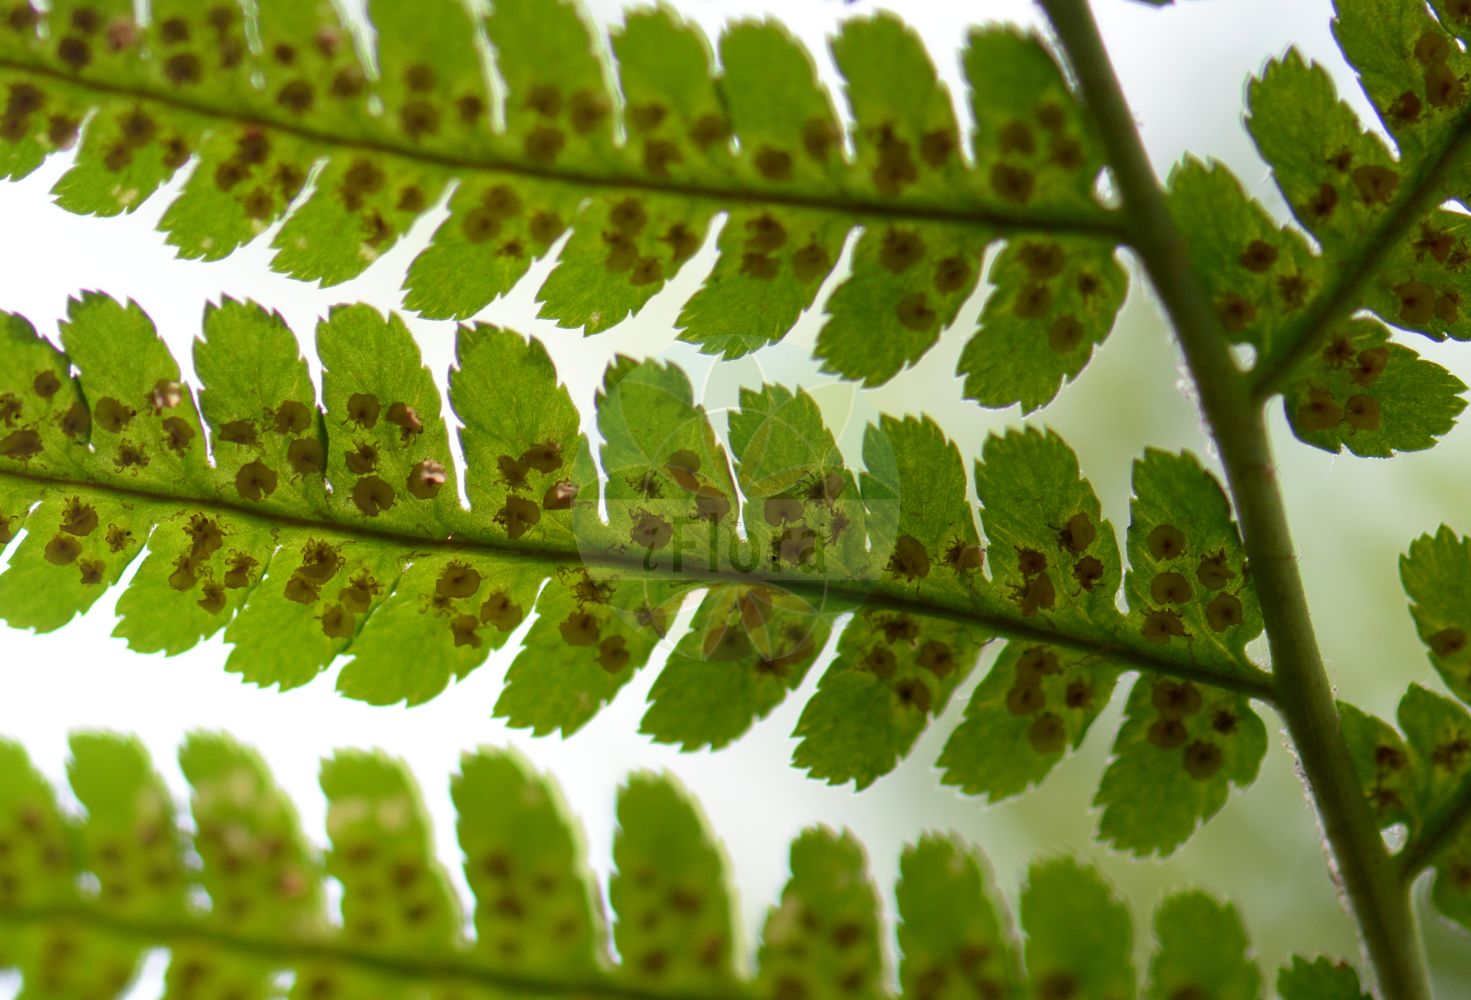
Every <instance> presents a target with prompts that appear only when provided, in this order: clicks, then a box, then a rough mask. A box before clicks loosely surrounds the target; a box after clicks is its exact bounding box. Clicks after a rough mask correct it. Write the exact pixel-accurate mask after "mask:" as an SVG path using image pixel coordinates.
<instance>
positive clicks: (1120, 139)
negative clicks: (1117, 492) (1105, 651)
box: [1039, 0, 1430, 1000]
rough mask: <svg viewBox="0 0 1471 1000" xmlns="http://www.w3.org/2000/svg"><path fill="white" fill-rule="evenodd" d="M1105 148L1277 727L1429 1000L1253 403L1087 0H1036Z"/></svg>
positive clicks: (1355, 901)
mask: <svg viewBox="0 0 1471 1000" xmlns="http://www.w3.org/2000/svg"><path fill="white" fill-rule="evenodd" d="M1039 3H1040V4H1041V6H1042V8H1043V9H1044V10H1045V11H1046V13H1047V16H1048V18H1049V19H1050V20H1051V22H1052V26H1053V29H1054V30H1055V31H1056V33H1057V36H1058V38H1059V39H1060V41H1061V43H1062V46H1063V49H1064V50H1065V51H1066V53H1067V56H1068V59H1069V62H1070V63H1071V64H1072V67H1073V70H1074V72H1075V73H1076V75H1077V78H1078V82H1079V85H1080V86H1081V89H1082V93H1083V97H1084V100H1085V101H1086V102H1087V104H1088V106H1089V110H1090V112H1091V114H1092V116H1093V119H1094V122H1095V123H1096V125H1097V126H1098V129H1099V132H1100V134H1101V136H1102V138H1103V142H1104V146H1105V148H1106V149H1107V151H1108V155H1109V160H1110V163H1111V166H1112V169H1113V173H1114V180H1115V183H1116V185H1117V186H1118V189H1119V192H1120V194H1121V196H1122V200H1123V207H1124V212H1125V217H1126V219H1127V220H1128V222H1129V225H1130V227H1131V230H1132V234H1131V244H1132V246H1133V247H1134V250H1135V253H1136V254H1137V255H1138V257H1139V259H1140V261H1141V262H1142V264H1143V266H1144V269H1145V271H1146V272H1147V273H1148V274H1149V277H1150V280H1151V281H1152V283H1153V284H1154V288H1155V291H1156V294H1157V295H1158V296H1159V298H1160V301H1161V303H1162V304H1163V306H1164V309H1165V312H1166V313H1167V315H1168V316H1169V319H1170V322H1171V324H1172V325H1173V327H1174V330H1175V336H1176V338H1177V339H1178V341H1179V343H1180V347H1181V349H1182V351H1183V352H1184V355H1185V360H1186V363H1187V365H1188V366H1189V368H1190V372H1191V376H1192V377H1193V379H1194V381H1195V384H1196V387H1197V390H1198V392H1199V395H1200V402H1201V407H1202V409H1203V410H1204V413H1205V417H1206V420H1207V422H1208V424H1209V427H1210V431H1211V435H1212V437H1213V438H1214V439H1215V442H1216V446H1217V448H1218V449H1219V450H1220V454H1221V460H1222V463H1223V465H1224V466H1225V470H1226V477H1227V481H1228V483H1229V485H1230V488H1231V495H1232V497H1233V499H1234V501H1235V506H1236V512H1237V516H1238V518H1239V520H1240V523H1241V532H1242V537H1243V541H1244V543H1245V546H1246V552H1247V558H1248V559H1249V560H1250V564H1251V570H1252V579H1253V582H1254V583H1255V585H1256V588H1257V593H1258V594H1259V595H1260V598H1261V605H1262V615H1263V618H1264V619H1265V621H1266V627H1267V639H1268V643H1269V645H1270V648H1271V651H1272V669H1273V678H1274V681H1275V683H1276V687H1277V706H1278V711H1279V712H1280V713H1281V714H1282V717H1283V719H1284V721H1285V722H1286V724H1287V729H1288V733H1289V734H1290V736H1291V738H1292V741H1293V745H1294V747H1295V749H1296V752H1297V755H1298V760H1299V762H1300V764H1301V767H1302V771H1303V774H1304V776H1305V778H1306V780H1307V785H1308V789H1309V792H1310V793H1311V796H1312V799H1313V802H1314V804H1315V806H1316V808H1317V811H1318V816H1319V820H1320V822H1321V825H1322V829H1323V832H1324V834H1325V835H1326V837H1327V840H1328V844H1329V846H1330V848H1331V850H1332V854H1333V860H1334V862H1335V863H1336V868H1337V873H1338V876H1339V878H1340V880H1341V883H1342V888H1343V890H1344V891H1345V892H1346V893H1347V896H1348V899H1349V902H1350V904H1351V906H1352V909H1353V914H1354V916H1355V918H1356V919H1357V921H1358V925H1359V931H1360V934H1361V935H1362V937H1363V941H1364V944H1365V947H1366V949H1367V951H1368V954H1369V959H1370V961H1371V962H1372V963H1373V966H1374V969H1375V972H1376V974H1377V977H1378V982H1379V993H1380V996H1381V997H1382V998H1383V1000H1428V998H1429V997H1430V987H1429V984H1428V981H1427V979H1426V974H1425V963H1424V958H1423V955H1422V951H1421V947H1420V943H1419V940H1418V937H1417V935H1416V929H1415V919H1414V914H1413V911H1412V910H1411V907H1410V900H1409V893H1408V892H1407V891H1406V887H1405V885H1404V884H1403V883H1402V881H1401V880H1400V877H1399V872H1398V870H1397V866H1396V865H1395V864H1394V862H1393V859H1391V858H1390V856H1389V853H1388V851H1387V850H1386V849H1385V846H1384V841H1383V840H1382V838H1381V837H1380V835H1379V830H1378V827H1377V824H1376V823H1375V822H1374V817H1373V814H1372V813H1371V811H1370V809H1369V805H1368V801H1367V800H1366V798H1365V797H1364V793H1363V790H1362V788H1361V787H1360V785H1359V781H1358V778H1357V776H1356V775H1355V773H1354V769H1353V762H1352V760H1351V759H1350V757H1349V753H1348V746H1347V743H1346V742H1345V740H1344V736H1343V730H1342V728H1341V726H1340V723H1339V718H1338V711H1337V709H1336V707H1335V705H1334V700H1333V691H1332V687H1331V685H1330V683H1329V681H1328V675H1327V672H1326V671H1325V669H1324V667H1323V661H1322V657H1321V655H1320V653H1319V652H1318V646H1317V639H1316V637H1315V635H1314V633H1313V627H1312V622H1311V620H1310V617H1309V614H1308V605H1307V596H1306V594H1305V593H1304V591H1303V586H1302V578H1301V576H1300V574H1299V573H1298V570H1297V562H1296V556H1295V555H1294V552H1293V544H1292V538H1291V534H1290V532H1289V529H1288V526H1287V516H1286V512H1285V510H1284V509H1283V504H1282V496H1281V492H1280V491H1279V490H1278V488H1277V477H1276V470H1275V468H1274V466H1273V462H1272V454H1271V445H1270V442H1269V441H1268V438H1267V432H1266V422H1265V417H1264V413H1263V408H1262V407H1261V406H1260V405H1258V403H1257V402H1256V401H1255V400H1253V398H1252V393H1251V389H1250V385H1249V384H1248V382H1247V380H1246V379H1245V378H1244V377H1243V375H1242V374H1241V371H1240V369H1239V368H1238V367H1237V366H1236V364H1235V361H1234V359H1233V357H1232V355H1231V352H1230V350H1229V348H1228V346H1227V342H1226V338H1225V336H1224V335H1223V334H1222V331H1221V329H1220V326H1219V322H1218V320H1217V318H1216V315H1215V312H1214V310H1213V309H1212V308H1211V304H1210V301H1209V300H1208V298H1207V297H1206V295H1205V292H1204V290H1203V288H1202V287H1201V284H1200V282H1199V280H1198V278H1197V276H1196V275H1195V274H1194V272H1193V271H1192V270H1191V268H1190V267H1189V265H1188V261H1189V255H1188V254H1186V253H1185V252H1184V247H1185V239H1184V237H1183V235H1182V234H1181V232H1180V231H1179V229H1178V227H1177V226H1176V225H1175V221H1174V219H1173V217H1172V216H1171V214H1170V210H1169V206H1168V204H1167V202H1166V200H1165V195H1164V191H1163V190H1162V188H1161V187H1160V183H1159V179H1158V178H1157V177H1156V176H1155V173H1154V168H1153V167H1152V166H1151V165H1150V163H1149V158H1148V155H1147V154H1146V153H1145V151H1144V144H1143V143H1142V142H1141V141H1140V138H1139V132H1138V129H1137V128H1136V126H1135V123H1134V117H1133V113H1132V112H1131V110H1130V108H1129V105H1128V103H1127V102H1126V100H1125V98H1124V94H1123V90H1122V88H1121V87H1120V85H1119V81H1118V77H1117V76H1116V75H1115V73H1114V71H1113V65H1112V63H1111V61H1110V59H1109V56H1108V52H1107V49H1106V48H1105V47H1104V44H1103V39H1102V37H1101V36H1100V34H1099V31H1098V25H1097V23H1096V22H1095V21H1094V19H1093V13H1092V11H1091V9H1090V8H1089V6H1088V2H1087V0H1039Z"/></svg>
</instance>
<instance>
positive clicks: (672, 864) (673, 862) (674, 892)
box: [608, 775, 735, 992]
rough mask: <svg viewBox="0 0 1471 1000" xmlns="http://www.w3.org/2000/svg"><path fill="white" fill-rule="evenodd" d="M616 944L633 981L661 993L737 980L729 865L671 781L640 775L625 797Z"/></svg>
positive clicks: (615, 887)
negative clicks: (727, 876)
mask: <svg viewBox="0 0 1471 1000" xmlns="http://www.w3.org/2000/svg"><path fill="white" fill-rule="evenodd" d="M613 863H614V865H615V866H616V867H617V871H616V872H615V873H614V875H613V878H612V881H611V882H610V884H609V887H608V898H609V899H610V900H611V902H612V905H613V914H614V923H613V941H614V943H615V944H616V945H617V946H618V954H619V955H620V956H622V958H623V964H622V966H621V972H622V975H623V977H624V978H625V979H627V980H628V981H629V982H630V983H636V984H639V985H642V986H652V987H654V988H655V989H656V990H657V991H658V992H671V991H675V990H686V991H688V990H698V989H706V990H717V991H718V990H720V989H721V988H722V987H726V988H728V987H729V986H730V985H731V984H732V982H733V980H734V976H735V973H734V968H733V965H732V948H733V941H732V938H731V931H732V928H731V913H730V899H729V898H728V897H727V895H726V889H725V866H724V860H723V858H722V857H721V855H720V852H719V850H718V849H717V848H716V847H715V845H714V844H713V843H711V841H710V835H709V833H708V832H707V831H706V829H705V822H704V819H703V818H702V817H701V816H700V814H699V813H698V812H697V810H696V808H695V806H694V805H693V803H691V802H690V801H689V800H688V799H687V798H686V797H685V795H684V793H683V792H682V791H680V790H679V789H678V788H676V787H675V786H674V784H673V783H672V782H671V781H669V780H668V779H659V778H654V777H651V776H648V775H635V776H634V777H633V778H631V779H629V782H628V784H627V785H625V786H624V788H623V790H622V792H621V794H620V795H619V796H618V835H617V836H616V837H615V839H614V841H613Z"/></svg>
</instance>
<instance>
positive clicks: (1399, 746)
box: [1338, 702, 1420, 833]
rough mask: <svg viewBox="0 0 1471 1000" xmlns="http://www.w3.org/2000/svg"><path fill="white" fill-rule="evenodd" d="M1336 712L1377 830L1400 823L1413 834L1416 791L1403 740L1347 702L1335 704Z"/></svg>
mask: <svg viewBox="0 0 1471 1000" xmlns="http://www.w3.org/2000/svg"><path fill="white" fill-rule="evenodd" d="M1338 711H1339V718H1340V719H1341V721H1342V725H1343V738H1344V739H1345V740H1346V741H1347V742H1348V750H1349V753H1350V754H1351V755H1352V757H1353V762H1354V771H1355V772H1357V774H1358V776H1359V782H1360V784H1362V785H1363V786H1364V794H1365V795H1366V796H1367V797H1368V799H1369V805H1370V806H1371V807H1372V808H1373V810H1374V814H1375V816H1377V817H1378V819H1379V826H1380V828H1381V829H1383V828H1386V827H1390V826H1394V825H1395V824H1397V823H1404V824H1405V825H1406V826H1407V827H1408V828H1409V830H1410V832H1411V833H1413V832H1414V831H1415V830H1416V828H1417V827H1418V826H1419V818H1420V817H1419V814H1420V788H1419V778H1418V775H1417V774H1416V768H1415V767H1414V761H1413V760H1412V758H1411V757H1410V751H1409V748H1408V747H1407V746H1406V745H1405V741H1404V738H1403V737H1402V736H1400V734H1399V732H1398V731H1396V730H1395V728H1394V727H1393V726H1391V725H1390V724H1389V723H1387V722H1385V721H1384V720H1383V719H1380V718H1379V717H1378V716H1374V715H1370V714H1368V713H1367V712H1363V711H1361V710H1359V709H1357V708H1355V707H1354V706H1353V705H1350V704H1348V703H1347V702H1339V703H1338Z"/></svg>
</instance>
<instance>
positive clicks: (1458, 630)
mask: <svg viewBox="0 0 1471 1000" xmlns="http://www.w3.org/2000/svg"><path fill="white" fill-rule="evenodd" d="M1399 571H1400V581H1401V582H1402V583H1403V584H1404V588H1405V593H1406V594H1408V595H1409V597H1410V602H1411V603H1410V614H1411V616H1412V617H1413V618H1414V620H1415V629H1416V631H1417V632H1419V634H1420V640H1421V641H1422V642H1424V643H1425V647H1426V652H1427V654H1428V655H1429V657H1430V662H1431V664H1432V665H1433V666H1434V667H1435V672H1436V673H1438V674H1439V675H1440V677H1441V680H1443V681H1445V685H1446V687H1448V688H1450V689H1451V692H1452V693H1453V694H1455V695H1456V697H1458V698H1460V699H1461V700H1462V701H1463V702H1468V703H1471V650H1468V649H1467V641H1466V637H1467V634H1468V632H1471V541H1468V540H1467V539H1466V538H1465V537H1459V538H1458V537H1457V536H1456V533H1455V532H1453V531H1452V530H1451V529H1450V528H1449V527H1447V526H1446V525H1444V524H1442V525H1441V526H1440V530H1438V531H1437V532H1436V533H1435V534H1434V535H1428V534H1426V535H1421V536H1420V537H1419V538H1417V539H1415V541H1414V542H1412V543H1411V544H1410V551H1409V552H1407V553H1406V554H1405V555H1402V556H1400V562H1399Z"/></svg>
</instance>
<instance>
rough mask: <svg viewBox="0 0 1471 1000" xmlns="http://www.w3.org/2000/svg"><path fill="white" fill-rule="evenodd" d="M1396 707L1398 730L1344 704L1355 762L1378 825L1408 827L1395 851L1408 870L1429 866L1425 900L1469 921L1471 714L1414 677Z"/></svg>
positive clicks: (1463, 921)
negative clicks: (1431, 877) (1431, 881)
mask: <svg viewBox="0 0 1471 1000" xmlns="http://www.w3.org/2000/svg"><path fill="white" fill-rule="evenodd" d="M1397 714H1398V722H1399V730H1398V731H1397V730H1396V729H1395V728H1394V727H1393V726H1391V725H1389V724H1388V723H1387V722H1384V721H1382V720H1380V719H1378V718H1375V717H1373V716H1369V715H1366V714H1365V713H1362V712H1359V711H1357V710H1354V709H1351V708H1349V707H1348V706H1345V707H1344V722H1345V725H1344V735H1345V737H1346V738H1347V739H1348V742H1349V750H1350V753H1351V754H1352V756H1353V759H1354V766H1355V770H1356V771H1357V772H1358V776H1359V781H1360V783H1361V784H1362V785H1363V788H1364V793H1365V795H1366V796H1367V798H1368V801H1369V806H1370V808H1371V809H1373V811H1374V813H1375V815H1376V817H1377V818H1378V821H1379V825H1380V826H1381V827H1389V826H1393V825H1395V824H1398V823H1403V824H1404V825H1405V827H1406V832H1407V838H1406V842H1405V846H1404V848H1403V849H1402V850H1401V851H1400V853H1399V856H1398V861H1399V863H1400V866H1401V869H1402V870H1403V871H1404V874H1405V876H1406V878H1407V879H1413V878H1414V877H1415V876H1417V875H1418V874H1419V873H1420V871H1421V870H1422V869H1424V868H1433V869H1434V871H1435V878H1434V884H1433V887H1432V890H1431V901H1432V902H1433V903H1434V904H1435V906H1436V908H1437V909H1439V910H1440V911H1441V913H1443V914H1445V916H1447V917H1449V918H1450V919H1451V920H1454V921H1456V922H1457V923H1460V924H1461V925H1463V926H1471V822H1468V820H1471V715H1467V713H1466V710H1465V709H1464V708H1462V707H1461V706H1460V705H1459V704H1457V703H1456V702H1454V701H1452V700H1451V699H1449V698H1445V697H1442V696H1440V695H1437V694H1433V693H1431V692H1430V691H1428V690H1426V689H1425V688H1423V687H1421V686H1420V685H1418V684H1412V685H1411V686H1410V688H1409V690H1408V691H1406V692H1405V695H1404V697H1403V698H1401V699H1400V703H1399V711H1398V713H1397ZM1401 731H1402V732H1403V735H1401Z"/></svg>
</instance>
